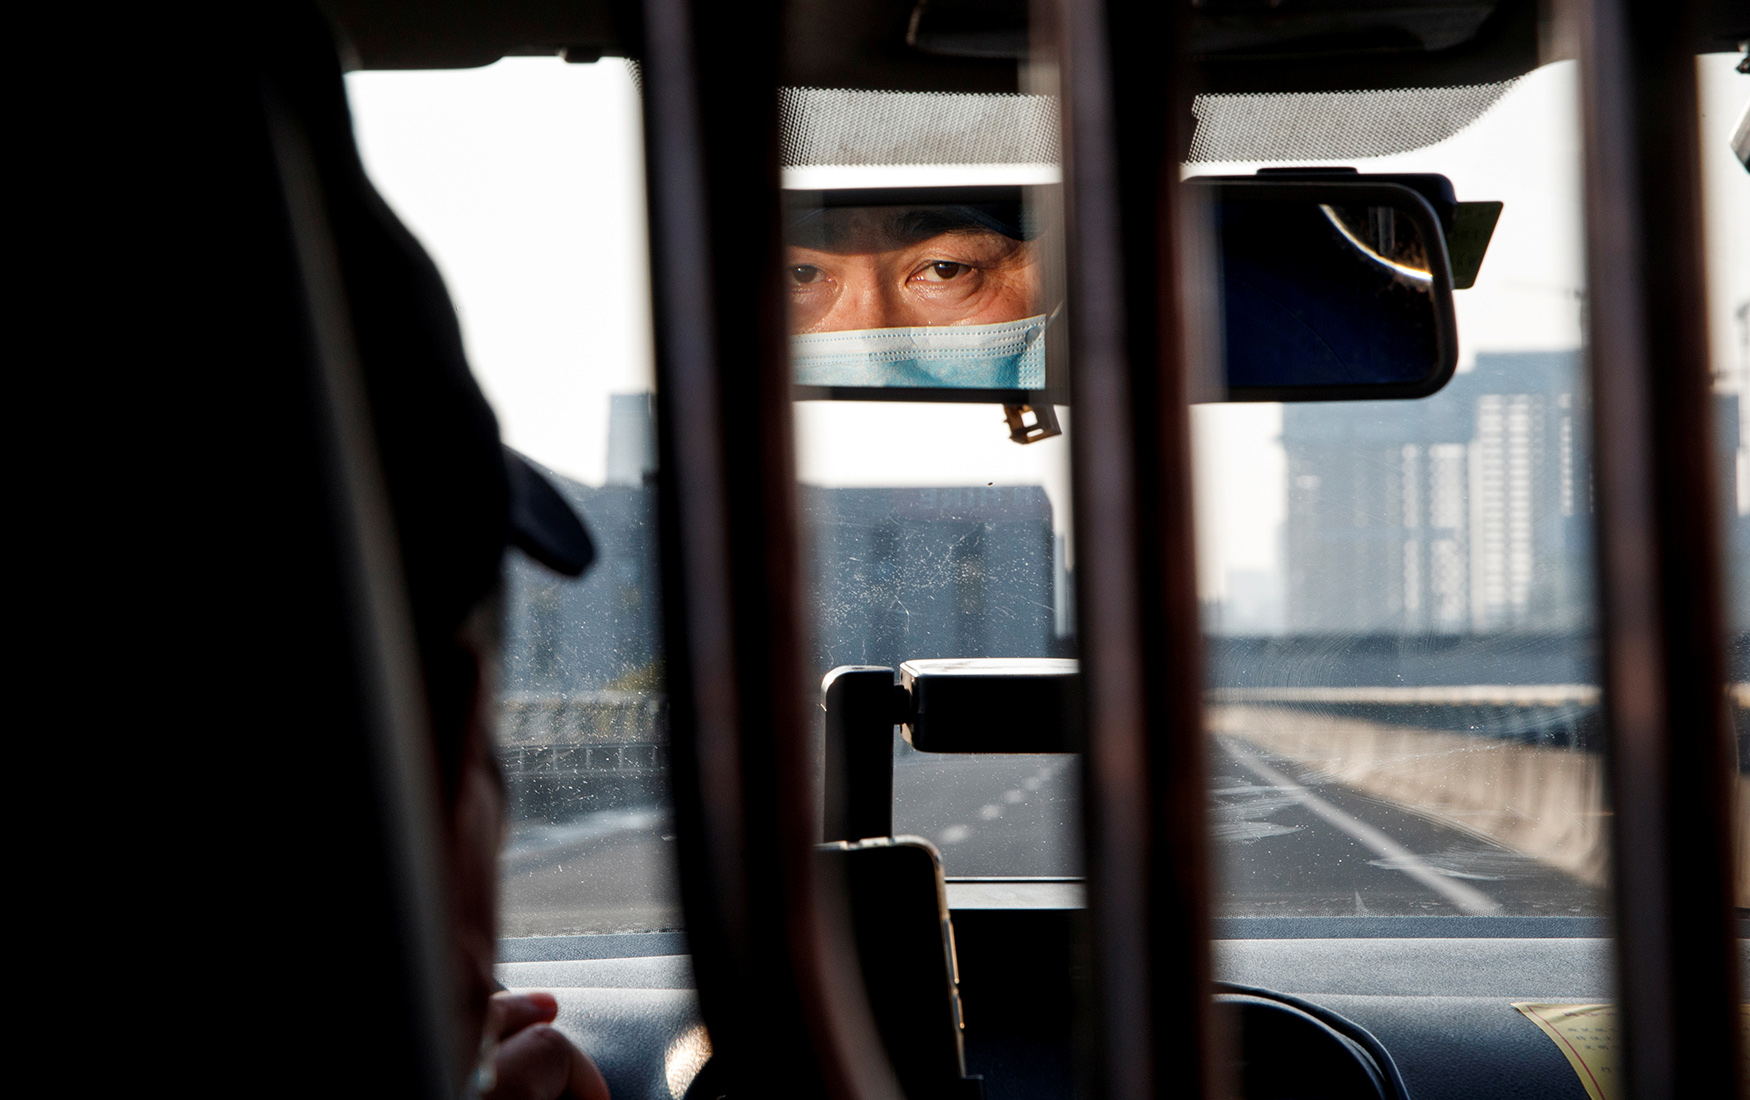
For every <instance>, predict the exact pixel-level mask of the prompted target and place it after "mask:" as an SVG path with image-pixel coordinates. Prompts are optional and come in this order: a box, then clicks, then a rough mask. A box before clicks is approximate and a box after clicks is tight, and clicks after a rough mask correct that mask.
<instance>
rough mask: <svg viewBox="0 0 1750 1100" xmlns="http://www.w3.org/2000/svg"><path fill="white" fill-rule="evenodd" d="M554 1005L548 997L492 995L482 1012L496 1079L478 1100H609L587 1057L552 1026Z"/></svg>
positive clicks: (557, 1005) (602, 1082) (557, 1012)
mask: <svg viewBox="0 0 1750 1100" xmlns="http://www.w3.org/2000/svg"><path fill="white" fill-rule="evenodd" d="M558 1015H559V1002H558V1001H556V1000H554V999H553V995H552V994H551V993H494V994H493V995H492V1000H491V1001H490V1002H488V1003H487V1006H486V1037H487V1040H488V1041H489V1042H490V1043H496V1044H497V1048H496V1049H495V1050H494V1051H493V1052H492V1053H491V1055H490V1057H491V1059H492V1064H493V1067H494V1069H495V1070H496V1071H497V1079H496V1080H495V1081H494V1082H493V1083H492V1087H490V1088H487V1089H484V1090H482V1092H481V1096H482V1098H483V1100H562V1098H567V1100H608V1083H607V1082H606V1081H604V1080H602V1074H601V1071H600V1070H598V1069H596V1066H595V1063H594V1062H592V1061H590V1060H589V1055H587V1054H585V1053H584V1052H583V1051H581V1050H579V1049H577V1046H576V1044H574V1043H572V1041H571V1040H570V1039H567V1038H566V1037H565V1036H563V1035H561V1034H559V1032H558V1031H557V1030H556V1029H555V1028H553V1027H552V1026H551V1024H552V1023H553V1020H554V1018H555V1017H556V1016H558Z"/></svg>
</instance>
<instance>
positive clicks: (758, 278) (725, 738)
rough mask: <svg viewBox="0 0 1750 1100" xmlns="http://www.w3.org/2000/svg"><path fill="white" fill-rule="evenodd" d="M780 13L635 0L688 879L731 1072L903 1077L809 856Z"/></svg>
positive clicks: (672, 678)
mask: <svg viewBox="0 0 1750 1100" xmlns="http://www.w3.org/2000/svg"><path fill="white" fill-rule="evenodd" d="M779 14H780V12H779V4H778V3H776V2H774V0H759V2H755V3H751V4H722V3H716V2H714V0H645V3H644V5H643V18H644V26H643V35H642V39H643V43H644V57H643V62H644V81H643V87H644V107H645V135H646V154H647V163H648V179H649V201H650V226H651V266H652V289H653V295H654V301H653V307H654V316H655V322H656V337H657V381H658V386H657V412H658V417H657V426H658V448H659V453H660V456H661V463H660V470H659V480H658V488H659V504H658V507H659V509H660V513H659V514H660V518H661V531H662V560H663V605H664V629H665V631H666V634H667V650H666V652H667V661H668V666H667V670H668V689H669V695H670V699H671V704H672V711H671V714H672V717H673V726H672V734H671V742H670V758H671V763H672V772H671V774H672V778H673V789H674V797H675V813H676V826H677V833H678V837H679V843H678V845H677V847H678V848H679V860H680V871H681V896H682V905H683V909H684V912H685V915H686V920H687V931H688V938H689V944H690V947H691V950H692V954H693V968H694V972H695V976H696V979H697V984H698V990H699V999H700V1004H701V1008H702V1010H703V1013H704V1017H705V1023H706V1026H707V1027H708V1028H709V1030H710V1033H711V1036H712V1042H713V1047H714V1050H715V1051H716V1052H717V1053H716V1056H718V1057H721V1059H722V1064H721V1071H722V1072H723V1073H724V1074H725V1075H726V1077H727V1079H728V1081H729V1082H730V1088H729V1091H731V1092H732V1093H734V1094H737V1095H739V1094H742V1093H749V1094H757V1095H771V1096H786V1097H791V1096H793V1097H799V1098H808V1097H812V1096H818V1095H822V1094H825V1095H832V1096H843V1097H872V1098H874V1097H892V1096H897V1086H896V1085H895V1084H894V1082H893V1074H892V1068H891V1066H890V1065H889V1064H888V1062H887V1059H886V1056H885V1054H884V1053H883V1052H882V1048H881V1045H880V1038H879V1036H878V1035H877V1033H876V1031H875V1027H874V1021H873V1019H872V1018H871V1017H870V1014H869V1007H868V1001H867V998H866V996H865V994H864V991H863V988H862V983H861V981H860V978H859V975H858V971H857V968H856V959H855V955H854V951H853V948H852V947H851V940H850V936H849V931H848V922H847V919H846V917H845V914H844V913H843V912H842V908H843V899H842V896H838V895H833V894H831V893H830V892H827V891H823V890H821V889H819V888H818V885H819V884H818V883H817V882H816V881H815V871H814V862H813V858H812V857H813V840H814V833H815V829H816V827H817V826H816V820H817V819H816V813H817V807H816V803H815V794H814V792H815V790H816V777H815V773H814V764H815V760H814V753H813V746H814V741H815V736H814V725H813V715H812V714H810V713H809V707H808V702H807V700H808V697H809V686H810V685H808V684H807V682H806V680H805V679H804V674H803V657H804V647H803V645H802V630H801V607H800V593H799V592H798V590H797V587H796V580H797V578H798V577H799V576H800V575H801V572H802V570H801V568H800V565H801V563H800V553H799V542H798V538H797V526H796V508H795V502H794V500H793V494H794V478H795V474H794V462H793V458H792V450H791V447H792V442H791V426H790V400H791V387H790V381H789V364H788V353H787V342H786V339H785V328H784V312H783V311H784V301H783V297H782V293H781V285H780V283H779V273H780V271H781V267H780V263H781V259H782V252H781V242H780V239H779V203H778V156H777V74H778V58H779V29H780V19H779ZM835 903H836V904H837V907H838V908H837V909H835V908H834V905H835Z"/></svg>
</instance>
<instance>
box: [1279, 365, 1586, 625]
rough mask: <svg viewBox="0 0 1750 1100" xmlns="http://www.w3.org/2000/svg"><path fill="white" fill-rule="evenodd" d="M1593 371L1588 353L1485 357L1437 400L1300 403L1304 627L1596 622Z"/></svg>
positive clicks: (1294, 467) (1295, 448) (1292, 468)
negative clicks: (1589, 443)
mask: <svg viewBox="0 0 1750 1100" xmlns="http://www.w3.org/2000/svg"><path fill="white" fill-rule="evenodd" d="M1579 371H1580V362H1579V358H1578V354H1577V353H1575V352H1529V353H1515V354H1492V355H1491V354H1484V355H1479V356H1478V357H1477V365H1476V367H1475V369H1473V370H1472V371H1470V372H1468V373H1466V374H1461V375H1459V376H1458V377H1456V378H1454V379H1453V380H1452V382H1451V383H1450V384H1448V385H1447V387H1446V388H1445V389H1444V390H1442V391H1441V392H1440V393H1438V394H1435V395H1434V396H1433V397H1430V398H1426V399H1423V400H1421V401H1396V402H1386V401H1378V402H1372V401H1370V402H1355V403H1343V404H1309V405H1288V406H1285V407H1284V409H1283V424H1282V444H1283V449H1284V451H1285V452H1286V456H1287V460H1288V522H1287V530H1286V531H1285V533H1284V534H1285V539H1284V543H1285V553H1286V558H1287V560H1286V567H1287V568H1286V573H1287V581H1288V616H1287V617H1288V623H1287V626H1288V629H1289V630H1290V631H1291V632H1294V633H1326V632H1329V633H1365V634H1409V635H1416V634H1464V633H1489V632H1495V631H1502V630H1535V631H1559V632H1570V631H1575V630H1580V629H1584V628H1585V627H1586V625H1587V623H1588V622H1589V616H1590V608H1591V603H1592V598H1591V597H1592V593H1591V583H1592V580H1591V572H1590V564H1591V562H1590V550H1589V545H1590V533H1589V532H1590V507H1591V490H1590V485H1589V483H1588V480H1587V471H1588V470H1589V469H1590V466H1589V463H1588V461H1587V450H1586V443H1585V438H1586V428H1587V412H1586V410H1585V408H1584V407H1583V403H1582V398H1581V397H1580V396H1579V394H1578V392H1577V391H1576V385H1575V384H1576V382H1577V381H1578V380H1579Z"/></svg>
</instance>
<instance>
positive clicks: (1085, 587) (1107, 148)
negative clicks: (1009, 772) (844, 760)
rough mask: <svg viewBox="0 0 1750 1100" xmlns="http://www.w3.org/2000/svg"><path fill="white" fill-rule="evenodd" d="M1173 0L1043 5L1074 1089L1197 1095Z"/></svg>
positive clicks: (1189, 606)
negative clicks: (1074, 638) (1074, 797)
mask: <svg viewBox="0 0 1750 1100" xmlns="http://www.w3.org/2000/svg"><path fill="white" fill-rule="evenodd" d="M1183 7H1184V6H1183V5H1178V4H1141V3H1132V2H1125V0H1116V2H1111V3H1107V2H1103V0H1068V2H1064V3H1062V4H1061V5H1060V6H1059V8H1058V9H1057V13H1058V25H1059V26H1060V27H1061V28H1062V31H1061V33H1062V41H1061V44H1060V47H1059V48H1060V54H1061V61H1062V66H1063V91H1064V100H1065V112H1064V114H1065V119H1066V124H1067V125H1066V128H1067V135H1066V136H1067V138H1068V142H1067V149H1068V153H1067V156H1066V161H1065V167H1066V184H1067V200H1068V207H1067V213H1068V224H1069V279H1070V283H1069V285H1070V292H1071V302H1072V303H1073V307H1074V310H1075V313H1074V316H1073V328H1072V332H1071V346H1072V349H1073V353H1074V360H1073V363H1074V367H1073V373H1072V377H1071V392H1072V394H1073V396H1074V401H1075V410H1076V421H1075V430H1074V431H1072V432H1071V438H1072V446H1073V447H1074V461H1075V467H1074V477H1075V508H1076V515H1075V522H1076V538H1077V542H1078V545H1080V546H1082V547H1091V548H1096V549H1097V551H1098V552H1088V551H1084V552H1083V556H1082V561H1081V564H1080V566H1079V568H1078V569H1077V580H1078V584H1079V586H1080V587H1079V589H1078V592H1077V600H1078V607H1079V610H1080V612H1081V615H1080V624H1079V626H1080V639H1081V646H1082V675H1083V690H1084V692H1085V699H1086V704H1085V705H1086V707H1087V713H1086V725H1085V728H1086V730H1087V746H1086V752H1087V757H1086V768H1085V770H1084V776H1085V784H1086V788H1085V796H1084V800H1083V801H1084V820H1085V824H1086V829H1085V836H1086V842H1087V845H1088V888H1089V910H1090V912H1089V919H1090V927H1091V935H1092V940H1093V944H1092V946H1093V959H1094V966H1093V991H1092V992H1093V997H1092V1000H1091V1004H1092V1007H1093V1021H1092V1022H1093V1034H1092V1040H1093V1041H1092V1043H1091V1044H1089V1046H1088V1047H1087V1048H1086V1049H1088V1050H1089V1053H1090V1055H1091V1057H1090V1059H1089V1065H1088V1071H1089V1073H1090V1075H1091V1078H1092V1079H1091V1080H1090V1081H1089V1082H1088V1088H1089V1092H1088V1094H1089V1095H1096V1096H1102V1097H1108V1098H1111V1100H1144V1098H1147V1097H1154V1096H1161V1095H1167V1094H1169V1093H1170V1094H1171V1095H1173V1096H1180V1097H1198V1096H1207V1095H1210V1094H1211V1090H1212V1088H1213V1087H1214V1086H1213V1081H1212V1077H1213V1074H1214V1072H1215V1066H1216V1064H1217V1063H1216V1060H1215V1059H1213V1058H1212V1057H1211V1015H1212V1010H1211V999H1210V992H1211V991H1210V976H1209V956H1208V951H1209V947H1208V932H1209V912H1208V908H1209V898H1208V889H1207V879H1208V869H1207V858H1208V857H1207V842H1208V829H1207V824H1206V822H1205V820H1204V814H1205V809H1204V807H1205V803H1206V800H1207V785H1206V781H1205V763H1204V738H1203V715H1202V704H1201V700H1202V671H1201V664H1200V656H1199V647H1200V636H1199V623H1198V613H1197V599H1196V590H1195V570H1194V567H1193V566H1194V556H1193V555H1194V547H1195V544H1194V541H1193V537H1192V530H1191V512H1192V508H1191V471H1190V422H1189V411H1188V405H1187V401H1186V396H1187V378H1188V371H1187V355H1186V348H1187V340H1186V333H1185V331H1184V328H1183V324H1182V318H1183V310H1182V306H1181V299H1182V292H1183V287H1182V285H1181V282H1182V279H1181V267H1180V262H1179V251H1180V246H1181V240H1180V227H1179V219H1178V202H1179V199H1178V192H1179V188H1178V162H1179V150H1180V148H1181V145H1180V140H1179V138H1180V135H1179V133H1178V129H1179V126H1180V124H1181V121H1180V120H1181V112H1180V111H1179V109H1178V104H1179V103H1180V96H1179V87H1178V81H1179V73H1180V72H1181V58H1182V55H1183V42H1184V26H1183V19H1184V12H1183V11H1182V10H1181V9H1182V8H1183Z"/></svg>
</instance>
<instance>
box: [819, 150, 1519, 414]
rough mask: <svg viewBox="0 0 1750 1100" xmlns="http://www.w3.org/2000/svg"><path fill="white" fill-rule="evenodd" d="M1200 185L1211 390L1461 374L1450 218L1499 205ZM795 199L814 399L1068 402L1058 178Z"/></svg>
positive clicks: (1349, 384) (1296, 395)
mask: <svg viewBox="0 0 1750 1100" xmlns="http://www.w3.org/2000/svg"><path fill="white" fill-rule="evenodd" d="M1186 187H1187V190H1188V193H1189V195H1190V196H1191V198H1192V200H1193V201H1192V203H1191V210H1192V219H1193V220H1194V221H1196V222H1200V226H1201V228H1206V229H1207V230H1208V231H1209V232H1208V233H1207V234H1206V235H1205V239H1207V240H1208V241H1209V243H1210V246H1211V247H1209V248H1208V249H1206V250H1205V256H1206V258H1207V261H1208V266H1209V267H1211V268H1215V269H1217V270H1218V271H1219V277H1218V278H1216V279H1211V280H1210V281H1211V282H1212V283H1215V284H1216V285H1218V286H1219V288H1220V293H1219V294H1218V295H1216V296H1215V298H1214V300H1213V301H1212V303H1211V304H1212V305H1213V306H1214V307H1215V308H1218V309H1219V310H1220V311H1221V316H1220V322H1219V324H1214V325H1211V326H1210V327H1212V328H1214V329H1216V330H1217V331H1219V332H1220V334H1221V337H1222V339H1221V341H1220V346H1219V348H1217V349H1214V351H1213V354H1208V355H1206V356H1205V360H1206V361H1207V362H1208V363H1209V364H1210V368H1211V370H1217V371H1219V374H1218V375H1217V380H1216V382H1215V385H1214V386H1213V387H1210V386H1204V387H1201V388H1202V389H1203V390H1204V391H1205V392H1204V393H1203V395H1202V397H1203V399H1211V398H1213V399H1216V400H1222V399H1225V400H1232V401H1327V400H1344V399H1379V398H1407V397H1422V396H1426V395H1427V394H1430V393H1433V392H1434V391H1435V390H1438V389H1439V388H1440V387H1441V386H1443V385H1445V384H1446V382H1447V380H1448V379H1450V378H1451V377H1452V373H1453V371H1454V369H1455V368H1456V367H1457V364H1458V337H1457V326H1456V320H1455V314H1454V310H1453V301H1452V291H1453V261H1452V259H1451V258H1449V253H1448V239H1449V236H1450V235H1451V234H1452V233H1453V229H1454V226H1453V224H1449V223H1452V222H1453V220H1454V217H1453V215H1454V213H1455V212H1459V211H1461V208H1464V207H1472V206H1489V207H1492V208H1493V213H1498V212H1499V204H1459V203H1456V202H1455V201H1453V200H1452V198H1451V195H1452V188H1451V184H1450V183H1449V182H1447V181H1446V180H1445V179H1444V178H1443V177H1439V176H1392V177H1378V176H1363V175H1357V174H1354V173H1341V172H1332V171H1331V170H1311V171H1308V172H1305V173H1290V174H1281V175H1275V174H1265V175H1261V176H1258V177H1215V178H1209V179H1191V180H1187V181H1186ZM786 200H787V210H786V219H787V220H786V234H787V239H786V241H785V245H786V256H785V265H786V266H785V273H784V277H785V281H786V284H787V286H788V288H789V291H790V298H791V301H790V328H791V354H792V368H793V371H794V379H795V383H796V396H797V397H798V398H803V399H828V400H856V401H870V400H875V401H956V402H978V403H1002V404H1007V405H1012V406H1021V405H1032V406H1034V407H1036V408H1037V407H1041V406H1043V407H1046V408H1049V406H1050V404H1052V403H1056V404H1067V403H1068V402H1069V396H1070V395H1069V388H1068V386H1067V380H1068V373H1067V371H1066V369H1065V367H1066V362H1065V360H1066V359H1067V354H1068V342H1067V337H1066V332H1067V328H1068V325H1069V324H1070V323H1071V321H1072V319H1071V318H1069V317H1067V316H1066V315H1065V309H1064V304H1063V303H1064V291H1063V286H1064V279H1063V271H1062V263H1061V255H1062V250H1061V245H1062V232H1063V218H1062V216H1061V213H1060V211H1061V201H1062V197H1061V189H1060V188H1059V187H1057V186H1055V185H1046V186H1033V187H1025V188H1023V187H984V188H968V187H956V188H909V189H894V188H887V189H877V190H856V191H852V190H843V191H806V192H805V191H791V192H787V193H786ZM1437 208H1438V209H1437ZM1488 222H1489V224H1488V225H1487V226H1486V227H1484V228H1483V229H1482V231H1481V243H1480V245H1478V247H1477V248H1475V249H1474V250H1473V251H1475V252H1476V255H1475V256H1474V257H1470V256H1467V257H1462V259H1464V261H1465V265H1464V266H1465V274H1466V277H1467V279H1468V278H1472V277H1474V273H1475V269H1476V264H1478V263H1480V262H1481V248H1482V247H1483V246H1486V244H1487V241H1488V232H1489V230H1491V229H1492V228H1493V216H1492V214H1491V215H1490V217H1489V218H1488ZM1467 224H1468V223H1467ZM1462 228H1463V227H1461V229H1462ZM1475 235H1476V234H1475V233H1474V232H1472V233H1470V236H1475ZM1460 236H1464V234H1463V233H1461V234H1460ZM1467 239H1468V238H1467ZM1466 285H1468V282H1467V283H1466ZM1210 389H1213V390H1214V391H1215V392H1213V393H1210V392H1207V391H1209V390H1210Z"/></svg>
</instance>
